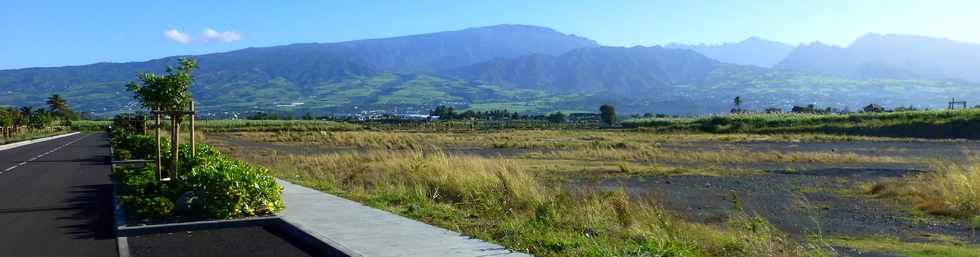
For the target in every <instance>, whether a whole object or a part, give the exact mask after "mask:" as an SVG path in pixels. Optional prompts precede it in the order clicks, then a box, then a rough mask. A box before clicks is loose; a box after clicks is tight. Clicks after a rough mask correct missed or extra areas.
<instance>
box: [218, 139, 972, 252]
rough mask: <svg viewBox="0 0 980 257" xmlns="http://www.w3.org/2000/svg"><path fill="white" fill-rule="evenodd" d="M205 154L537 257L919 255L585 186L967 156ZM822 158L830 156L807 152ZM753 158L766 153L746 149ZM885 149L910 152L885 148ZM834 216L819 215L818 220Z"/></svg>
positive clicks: (372, 146)
mask: <svg viewBox="0 0 980 257" xmlns="http://www.w3.org/2000/svg"><path fill="white" fill-rule="evenodd" d="M206 141H208V142H209V143H212V144H214V145H216V146H217V147H219V148H220V149H222V150H223V151H226V152H228V153H229V154H230V155H232V156H234V157H235V158H237V159H242V160H247V161H249V162H251V163H254V164H258V165H261V166H265V167H268V168H270V169H271V170H272V171H273V172H274V174H275V175H276V176H278V177H281V178H284V179H287V180H290V181H294V182H296V183H299V184H302V185H306V186H309V187H312V188H316V189H319V190H322V191H326V192H330V193H334V194H337V195H340V196H343V197H346V198H349V199H352V200H355V201H359V202H362V203H365V204H368V205H371V206H374V207H377V208H381V209H385V210H388V211H391V212H393V213H396V214H399V215H403V216H406V217H410V218H413V219H418V220H421V221H424V222H426V223H429V224H433V225H436V226H440V227H444V228H448V229H451V230H455V231H460V232H462V233H464V234H466V235H470V236H474V237H477V238H481V239H485V240H489V241H493V242H497V243H500V244H503V245H505V246H507V247H508V248H510V249H515V250H519V251H524V252H529V253H532V254H534V255H536V256H834V255H835V253H836V252H837V248H839V247H847V248H850V249H859V250H862V251H881V252H892V253H904V251H905V250H906V248H909V247H915V246H916V245H913V244H915V243H910V241H908V240H909V239H908V238H902V239H889V240H890V241H889V240H884V239H882V240H871V239H866V240H863V241H861V240H854V239H849V240H846V238H845V239H835V238H838V237H825V236H822V235H819V234H817V235H815V234H809V233H805V234H790V233H787V232H784V231H781V229H779V228H777V227H776V226H775V225H772V224H770V222H769V220H768V219H767V218H765V217H762V216H760V215H758V214H756V212H757V211H758V210H754V209H745V210H744V211H732V212H728V213H727V214H726V215H725V216H724V218H722V219H721V220H719V221H715V222H701V221H696V220H692V219H691V217H690V215H691V213H687V212H686V211H684V210H683V209H676V208H673V207H670V208H668V206H672V205H670V204H667V202H666V200H667V199H665V198H664V197H663V196H662V195H660V194H659V193H654V192H643V191H636V190H637V188H636V187H625V186H620V187H617V186H613V187H608V186H599V185H598V184H596V183H593V182H589V181H602V180H604V178H624V179H627V178H633V177H638V178H646V177H649V176H654V177H653V179H656V176H681V177H689V176H690V177H699V176H710V177H719V178H726V179H730V180H732V181H736V182H733V183H735V185H738V184H740V183H758V182H752V181H753V180H754V179H753V177H762V178H765V177H771V176H774V175H777V174H790V175H779V176H794V175H792V174H796V173H797V172H799V173H803V172H809V171H810V170H822V169H826V168H831V169H837V168H842V167H861V168H862V169H863V168H866V169H868V170H871V171H874V170H882V169H883V170H886V171H887V170H889V169H892V168H891V167H898V169H899V170H901V169H919V167H931V166H929V164H930V163H933V162H935V159H933V158H940V157H944V156H946V155H948V154H945V153H941V154H937V155H935V156H920V155H919V154H918V152H914V151H912V150H914V149H917V148H918V147H919V145H920V144H925V145H936V146H931V147H939V148H944V147H945V148H950V147H958V146H959V145H961V144H969V142H963V141H949V140H926V139H909V138H886V137H869V136H851V135H834V134H822V133H814V134H796V133H785V134H745V133H726V134H716V133H703V132H693V133H692V132H671V133H663V132H657V131H652V130H645V129H640V130H581V129H577V130H510V129H508V130H490V131H480V130H476V131H455V132H432V131H428V130H423V131H373V130H353V131H286V132H274V131H246V132H227V131H226V132H220V133H218V132H211V133H208V135H207V137H206ZM824 145H830V147H832V148H818V147H816V146H824ZM757 146H764V147H762V148H758V149H757V148H753V147H757ZM771 147H776V148H771ZM894 147H908V149H905V148H902V149H890V148H894ZM964 155H966V154H964ZM936 156H939V157H936ZM957 158H960V157H957ZM963 158H965V157H963ZM967 162H969V161H967ZM771 170H778V171H781V172H783V173H772V172H771ZM787 172H788V173H787ZM921 174H934V173H931V172H930V173H921ZM937 174H938V173H937ZM817 176H819V174H818V175H817ZM742 177H746V178H747V179H748V180H744V179H740V178H742ZM922 177H923V178H925V177H926V176H925V175H922ZM915 178H918V177H917V176H909V177H908V178H907V179H915ZM840 179H843V178H840ZM840 179H833V178H831V179H827V181H826V182H821V183H837V182H835V181H838V180H840ZM893 179H894V178H891V177H889V178H882V179H881V180H880V181H891V180H893ZM641 180H642V179H641ZM738 181H744V182H738ZM869 181H879V180H878V178H871V180H869ZM762 183H765V182H762ZM923 183H931V182H927V181H923ZM862 185H864V184H862ZM869 185H870V184H869ZM759 187H760V188H766V187H767V185H765V184H761V185H759ZM718 190H725V189H721V188H719V189H718ZM804 191H806V192H804ZM825 191H826V192H836V191H840V192H848V193H847V194H835V196H834V197H839V198H847V199H854V198H855V197H857V198H861V199H857V200H853V201H868V202H870V203H874V201H877V200H875V199H876V198H864V197H862V196H859V195H858V194H860V193H851V192H862V191H861V190H859V189H858V188H847V187H843V188H830V189H826V190H824V189H820V190H816V189H801V190H800V192H797V193H793V194H800V195H814V194H820V193H821V192H825ZM709 192H710V191H709ZM716 194H720V195H724V196H727V195H728V194H729V192H727V191H721V192H716ZM731 194H732V195H731V197H724V198H725V199H727V200H723V201H731V203H730V204H728V205H730V206H738V205H739V204H740V203H739V200H738V199H739V198H745V199H746V201H771V200H759V199H754V198H755V196H754V195H738V196H736V195H735V193H734V191H732V192H731ZM950 196H951V195H943V196H938V197H950ZM691 197H705V196H693V195H692V196H691ZM788 198H790V199H792V198H793V196H789V197H788ZM762 199H765V198H762ZM848 201H850V200H848ZM832 204H833V202H829V203H818V204H817V206H818V207H817V209H821V208H823V209H826V208H830V207H819V206H832ZM733 210H741V208H734V209H733ZM872 212H873V211H872ZM797 215H799V214H797ZM871 215H874V213H871ZM903 215H904V214H903ZM896 218H897V219H899V220H900V219H903V218H901V217H896ZM828 226H833V224H828ZM869 226H872V227H873V226H875V225H874V224H870V225H869ZM794 233H795V232H794ZM835 236H839V235H835ZM801 237H802V238H806V239H800V238H801ZM966 240H968V239H966ZM918 244H921V245H924V247H928V248H926V249H938V250H936V251H939V253H948V254H947V255H941V256H974V255H970V254H968V253H969V250H971V249H974V248H975V246H971V245H969V244H967V245H966V246H960V245H957V244H950V243H948V242H930V243H918ZM903 247H904V248H903ZM921 256H940V255H921Z"/></svg>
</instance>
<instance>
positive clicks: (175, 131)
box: [170, 112, 180, 178]
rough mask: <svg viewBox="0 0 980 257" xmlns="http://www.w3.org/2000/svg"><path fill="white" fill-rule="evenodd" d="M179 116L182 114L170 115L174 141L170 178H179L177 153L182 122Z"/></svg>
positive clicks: (171, 134) (171, 136) (171, 133)
mask: <svg viewBox="0 0 980 257" xmlns="http://www.w3.org/2000/svg"><path fill="white" fill-rule="evenodd" d="M179 115H180V114H178V113H176V112H172V113H170V124H171V125H170V127H171V130H170V138H171V141H172V142H171V144H170V167H171V170H170V178H175V177H177V169H178V167H179V166H178V165H179V162H178V161H177V156H178V154H177V151H179V150H180V134H179V131H180V121H179V118H178V117H180V116H179Z"/></svg>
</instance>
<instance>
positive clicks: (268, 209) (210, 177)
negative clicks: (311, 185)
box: [178, 144, 283, 218]
mask: <svg viewBox="0 0 980 257" xmlns="http://www.w3.org/2000/svg"><path fill="white" fill-rule="evenodd" d="M189 147H190V146H189V145H182V146H181V149H180V154H181V155H182V157H184V159H185V160H187V161H186V162H185V165H186V166H189V167H193V169H189V170H188V171H186V172H184V173H181V176H180V178H179V180H178V181H179V182H180V183H181V185H182V186H183V188H185V189H191V190H194V191H195V193H200V194H201V200H200V203H199V204H195V206H196V207H198V208H200V210H201V211H203V212H204V213H206V214H208V215H209V216H211V217H218V218H233V217H242V216H255V215H269V214H273V213H275V212H276V211H278V210H281V209H282V208H283V203H282V200H281V192H282V189H281V188H280V187H279V185H278V184H277V183H276V181H275V179H274V178H273V177H272V176H269V170H267V169H265V168H261V167H255V166H251V165H248V164H247V163H245V162H242V161H238V160H231V159H228V158H225V157H224V156H222V155H221V154H220V153H219V152H218V151H217V150H215V149H214V148H212V147H211V146H208V145H204V144H199V145H198V146H197V150H198V155H197V156H190V154H189V153H190V149H189Z"/></svg>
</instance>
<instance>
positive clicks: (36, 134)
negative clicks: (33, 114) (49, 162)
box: [0, 127, 68, 145]
mask: <svg viewBox="0 0 980 257" xmlns="http://www.w3.org/2000/svg"><path fill="white" fill-rule="evenodd" d="M67 132H68V128H65V127H48V128H44V129H30V130H28V129H24V130H23V131H22V132H18V133H17V134H15V135H13V136H10V137H4V136H0V145H3V144H9V143H16V142H19V141H24V140H31V139H38V138H42V137H49V136H54V135H59V134H64V133H67Z"/></svg>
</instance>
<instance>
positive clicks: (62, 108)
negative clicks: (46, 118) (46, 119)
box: [47, 94, 72, 119]
mask: <svg viewBox="0 0 980 257" xmlns="http://www.w3.org/2000/svg"><path fill="white" fill-rule="evenodd" d="M47 103H48V107H49V108H48V109H50V110H51V112H52V113H54V114H55V115H57V116H62V117H64V118H66V119H67V118H68V117H69V116H71V114H72V112H71V109H69V108H68V102H66V101H65V99H64V98H61V96H60V95H58V94H54V95H51V97H48V101H47Z"/></svg>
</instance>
